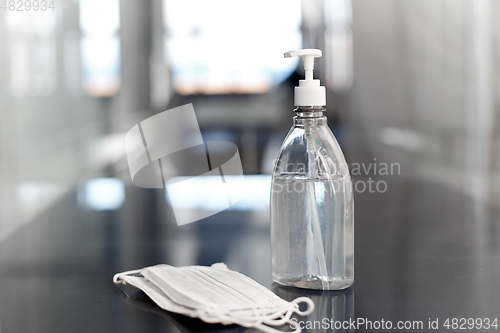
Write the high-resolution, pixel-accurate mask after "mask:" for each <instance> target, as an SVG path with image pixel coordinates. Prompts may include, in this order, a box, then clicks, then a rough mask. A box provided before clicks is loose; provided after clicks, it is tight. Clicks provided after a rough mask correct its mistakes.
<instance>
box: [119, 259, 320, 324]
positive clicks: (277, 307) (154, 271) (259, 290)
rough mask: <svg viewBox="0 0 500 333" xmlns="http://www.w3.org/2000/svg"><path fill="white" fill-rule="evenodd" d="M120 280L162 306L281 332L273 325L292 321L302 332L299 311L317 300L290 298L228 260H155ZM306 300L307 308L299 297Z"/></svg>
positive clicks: (207, 318)
mask: <svg viewBox="0 0 500 333" xmlns="http://www.w3.org/2000/svg"><path fill="white" fill-rule="evenodd" d="M113 282H114V283H116V284H119V283H122V284H127V283H128V284H130V285H132V286H134V287H136V288H139V289H141V290H142V291H143V292H144V293H145V294H146V295H148V296H149V297H150V298H151V299H152V300H153V301H154V302H155V303H156V304H158V305H159V306H160V307H161V308H163V309H165V310H167V311H171V312H176V313H180V314H183V315H186V316H190V317H193V318H200V319H201V320H203V321H204V322H207V323H221V324H224V325H229V324H238V325H241V326H245V327H254V328H257V329H259V330H261V331H263V332H269V333H275V332H281V331H278V330H275V329H273V328H271V327H269V326H281V325H284V324H289V325H291V326H292V327H294V329H295V330H294V331H293V332H300V331H301V329H300V326H299V325H298V322H297V321H295V320H293V321H292V320H290V317H291V316H292V314H293V313H297V314H299V315H301V316H305V315H308V314H309V313H311V312H312V311H313V310H314V303H313V301H312V300H311V299H309V298H307V297H299V298H296V299H295V300H293V301H292V302H287V301H285V300H283V299H281V298H279V297H278V296H276V294H274V293H273V292H272V291H270V290H269V289H267V288H265V287H263V286H262V285H260V284H258V283H257V282H255V281H254V280H252V279H250V278H249V277H247V276H245V275H243V274H240V273H238V272H235V271H231V270H230V269H229V268H227V266H226V265H225V264H223V263H218V264H214V265H212V266H211V267H205V266H185V267H172V266H169V265H157V266H151V267H147V268H143V269H139V270H136V271H128V272H123V273H119V274H116V275H115V276H114V277H113ZM302 302H304V303H306V304H307V305H308V308H307V309H306V310H305V311H300V310H299V306H298V304H299V303H302Z"/></svg>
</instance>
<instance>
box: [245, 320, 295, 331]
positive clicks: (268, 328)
mask: <svg viewBox="0 0 500 333" xmlns="http://www.w3.org/2000/svg"><path fill="white" fill-rule="evenodd" d="M285 324H289V325H290V326H292V327H293V328H294V330H293V331H291V332H289V333H301V332H302V328H301V327H300V324H299V322H298V321H294V320H288V321H286V322H285ZM253 327H254V328H256V329H258V330H261V331H262V332H265V333H283V331H279V330H277V329H275V328H272V327H269V326H267V325H264V324H259V325H255V326H253Z"/></svg>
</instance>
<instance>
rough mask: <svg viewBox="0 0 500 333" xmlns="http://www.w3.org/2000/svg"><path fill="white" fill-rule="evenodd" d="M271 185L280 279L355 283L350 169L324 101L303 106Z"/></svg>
mask: <svg viewBox="0 0 500 333" xmlns="http://www.w3.org/2000/svg"><path fill="white" fill-rule="evenodd" d="M294 111H295V112H296V116H295V117H294V119H293V126H292V128H291V130H290V132H289V133H288V135H287V137H286V138H285V141H284V142H283V145H282V147H281V150H280V152H279V155H278V159H277V161H276V164H275V168H274V171H273V177H272V186H271V209H270V219H271V271H272V278H273V280H274V281H275V282H277V283H279V284H282V285H288V286H295V287H300V288H308V289H322V290H338V289H344V288H347V287H349V286H350V285H352V283H353V282H354V216H353V214H354V200H353V191H352V183H351V177H350V175H349V169H348V167H347V163H346V161H345V158H344V154H343V153H342V151H341V149H340V146H339V144H338V143H337V140H336V139H335V137H334V136H333V133H332V132H331V130H330V128H329V127H328V125H327V119H326V117H325V116H324V115H323V112H324V111H325V109H324V108H323V107H322V106H298V107H297V109H295V110H294Z"/></svg>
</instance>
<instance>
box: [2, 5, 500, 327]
mask: <svg viewBox="0 0 500 333" xmlns="http://www.w3.org/2000/svg"><path fill="white" fill-rule="evenodd" d="M36 4H37V10H35V1H31V2H30V9H29V10H28V9H27V2H24V3H22V4H21V5H22V6H21V7H22V9H24V10H23V11H17V9H16V10H11V9H10V2H7V4H6V6H5V7H2V8H0V273H1V274H4V275H1V276H2V280H0V281H4V283H6V284H5V285H6V286H7V285H8V284H7V282H6V281H10V282H9V283H12V284H11V285H9V286H10V287H9V288H8V289H9V290H10V292H11V294H9V295H10V296H8V295H7V296H6V295H5V294H3V293H2V296H0V298H3V299H4V300H9V302H11V303H10V304H7V305H6V304H4V305H1V306H0V330H1V329H2V325H1V322H2V321H3V322H4V323H7V324H4V326H5V325H6V326H7V327H11V328H13V329H12V330H9V329H6V330H5V332H11V331H12V332H15V331H18V332H19V331H20V330H16V328H19V327H21V326H22V320H21V319H19V320H15V319H13V318H16V317H12V316H11V315H13V313H17V312H16V311H17V309H24V308H25V307H26V305H29V307H32V308H33V309H34V310H33V311H34V313H35V314H37V313H38V314H41V313H45V312H43V311H45V310H43V309H42V307H43V308H48V309H52V308H51V307H52V306H53V307H54V308H53V309H59V307H61V308H62V307H65V306H68V304H71V303H72V300H71V299H70V298H67V299H66V301H67V303H64V302H63V303H61V304H59V303H57V302H58V301H53V302H52V301H50V302H48V301H46V300H47V299H48V298H47V297H49V298H50V297H52V296H54V295H58V297H59V296H60V299H65V297H67V296H68V295H69V294H68V293H64V292H62V291H60V289H59V288H61V287H60V286H61V285H65V286H66V288H67V289H66V290H67V291H69V290H72V287H71V283H73V282H74V281H73V280H72V279H73V278H75V279H77V277H86V276H87V275H89V276H87V277H86V278H85V279H82V280H78V281H80V283H81V284H80V287H82V286H85V288H84V290H94V291H95V290H103V288H108V289H109V288H111V286H110V285H109V284H110V281H111V280H110V276H111V275H112V274H113V273H114V272H117V271H119V270H124V269H133V268H138V267H143V266H146V265H151V264H154V263H159V262H168V263H171V264H174V265H187V264H193V263H201V264H205V265H208V264H211V263H213V262H215V261H225V262H227V263H228V264H229V267H230V268H233V269H237V270H240V271H242V272H244V273H246V274H249V275H250V276H251V277H253V278H254V279H256V280H257V281H259V282H261V283H264V284H265V285H266V286H270V283H271V281H270V277H269V269H268V265H269V263H268V261H269V254H268V252H269V236H268V232H269V226H268V217H267V214H268V200H269V184H270V173H271V171H272V168H273V162H274V159H275V158H276V156H277V153H278V150H279V147H280V145H281V142H282V140H283V138H284V137H285V135H286V133H287V131H288V129H289V128H290V126H291V119H292V117H293V115H294V114H293V112H292V110H293V108H294V107H293V87H294V86H295V85H297V83H298V80H299V79H300V78H301V77H302V76H303V70H302V69H301V67H302V61H301V60H299V59H297V58H295V59H284V58H283V53H284V52H285V51H289V50H293V49H300V48H319V49H321V50H323V57H322V58H320V59H318V60H317V61H316V70H315V77H316V78H319V79H321V82H322V85H324V86H326V88H327V103H328V106H327V112H326V116H327V117H328V119H329V124H330V127H331V128H332V130H333V132H334V134H335V136H336V137H337V140H338V141H339V143H340V145H341V146H342V149H343V151H344V153H345V155H346V158H347V161H348V163H349V164H350V165H352V164H353V163H365V165H367V166H368V165H372V166H373V165H374V164H376V163H397V164H398V165H399V168H398V169H397V172H396V173H393V174H390V175H382V176H381V175H380V174H377V173H376V172H375V171H374V170H373V168H372V169H371V170H370V171H368V172H363V173H362V174H361V175H359V174H358V175H355V177H354V179H355V180H356V179H364V178H366V177H369V176H373V177H374V178H375V179H382V180H384V181H385V182H387V183H388V190H387V192H386V193H384V194H382V193H379V194H378V195H370V194H369V193H367V192H364V193H358V192H359V191H356V192H357V193H355V202H356V214H355V216H356V228H357V231H356V232H357V236H356V237H357V238H356V251H357V252H356V253H357V254H356V256H357V257H356V258H357V260H358V259H359V260H358V261H357V267H356V269H357V271H356V272H357V273H356V274H358V275H357V282H356V283H355V285H354V288H355V289H356V288H357V289H356V290H357V295H358V296H356V297H358V299H357V300H356V302H358V301H359V299H363V297H364V300H373V302H374V303H369V302H368V303H362V304H364V305H365V307H363V306H361V307H360V306H358V307H357V310H356V311H357V315H359V314H360V313H361V314H362V313H363V309H365V310H366V309H367V308H370V309H372V308H375V304H378V305H380V303H377V301H376V300H379V299H380V298H381V297H382V298H383V299H386V300H387V301H386V302H385V303H383V304H385V305H386V306H387V308H384V307H383V308H382V309H383V310H380V312H376V314H375V315H374V316H379V318H381V317H382V316H384V315H386V314H387V313H390V314H391V315H392V316H394V317H398V318H400V317H405V315H407V317H408V314H410V319H412V317H411V314H412V312H411V310H412V309H415V308H419V306H420V309H421V308H424V307H428V306H429V304H428V303H426V299H424V295H425V291H426V290H434V289H426V288H429V286H432V285H433V283H434V282H435V279H438V277H439V276H442V277H443V278H442V281H441V282H442V284H441V286H443V283H444V284H446V286H447V289H446V288H444V289H439V290H441V292H442V293H441V294H440V291H437V292H436V291H435V290H434V291H433V294H432V295H441V296H442V297H441V296H440V298H439V299H441V300H443V302H445V301H444V300H447V301H446V302H448V303H446V304H448V305H450V306H457V307H458V310H457V311H458V312H457V313H459V314H460V313H461V312H460V311H462V310H463V311H466V312H464V313H469V312H467V311H469V310H470V311H473V310H471V309H472V308H474V309H475V308H478V309H483V310H484V309H486V310H485V311H492V310H494V309H496V310H498V309H499V308H498V306H499V303H498V299H499V298H498V297H497V296H495V295H496V294H495V293H493V294H492V293H491V291H492V289H490V287H488V286H492V285H493V284H494V283H496V282H495V281H498V276H499V274H500V268H499V267H498V263H497V264H496V265H492V263H493V262H495V263H496V262H497V261H494V260H498V254H499V253H500V245H499V239H500V227H499V224H498V216H499V214H498V208H499V207H498V205H499V202H500V197H499V190H500V178H499V173H498V171H499V167H500V156H499V154H500V151H499V148H500V137H499V134H498V133H500V132H499V131H498V128H497V127H498V124H499V116H500V112H499V106H500V89H499V82H498V80H499V79H498V78H499V77H500V75H499V74H500V33H499V31H500V27H499V23H498V22H500V20H498V17H499V13H500V1H497V0H474V1H468V0H419V1H415V0H352V1H351V0H292V1H290V0H275V1H266V0H254V1H230V0H198V1H195V0H189V1H182V0H163V1H162V0H147V1H138V0H55V1H54V2H52V1H47V2H45V6H46V9H45V10H42V6H43V4H42V2H40V3H38V2H36ZM17 5H18V4H17V2H16V6H17ZM13 8H14V7H13ZM186 103H193V105H194V110H195V112H196V115H197V119H198V122H199V125H200V128H201V132H202V136H203V138H204V140H206V141H207V140H214V141H217V140H219V141H230V142H234V143H235V144H236V145H237V146H238V149H239V153H240V156H241V159H242V163H243V170H244V173H245V175H248V178H247V179H248V181H247V182H246V184H247V188H246V195H245V197H244V199H242V202H241V203H240V204H239V206H238V207H236V208H235V209H233V210H230V211H226V212H224V213H221V214H219V215H215V216H214V217H213V218H209V219H207V221H200V222H196V223H193V224H192V225H187V226H183V227H177V226H176V224H175V220H174V219H173V217H172V209H171V207H170V208H169V207H168V205H167V202H166V200H165V194H164V192H163V191H160V190H144V189H139V188H137V187H135V186H134V185H133V184H132V182H131V179H130V173H129V169H128V165H127V159H126V153H125V141H124V136H125V133H126V132H127V131H128V130H129V129H130V128H132V127H133V126H134V125H136V124H137V123H139V122H140V121H142V120H144V119H146V118H148V117H151V116H153V115H155V114H157V113H159V112H162V111H165V110H167V109H169V108H172V107H175V106H179V105H183V104H186ZM363 177H364V178H363ZM185 199H186V200H185V203H186V205H187V207H188V208H192V209H214V208H213V207H209V206H210V205H208V206H207V204H206V203H205V202H204V200H203V198H201V199H200V198H189V197H188V198H185ZM228 221H229V222H230V221H239V222H240V223H229V222H228ZM165 225H168V226H169V228H170V229H168V228H164V226H165ZM249 226H252V227H251V228H250V227H249ZM247 228H250V229H251V230H252V232H247ZM358 229H359V230H361V232H358ZM373 235H378V236H376V237H379V238H377V240H376V241H375V239H373V238H372V236H373ZM221 240H222V241H221ZM363 255H365V256H363ZM378 255H380V258H379V257H377V256H378ZM373 256H375V257H376V258H377V259H376V260H374V259H373V258H374V257H373ZM411 256H413V257H412V258H413V259H412V260H413V261H411V260H409V259H408V258H410V257H411ZM381 258H382V259H381ZM457 258H459V259H457ZM470 258H476V259H477V261H473V262H469V261H467V260H469V259H470ZM484 258H487V259H488V260H493V261H487V263H488V264H487V265H486V264H485V265H484V266H482V265H483V264H484V263H485V262H484V261H481V260H483V259H484ZM495 258H496V259H495ZM439 260H441V261H439ZM461 260H464V261H461ZM471 260H472V259H471ZM474 260H475V259H474ZM375 262H377V264H378V265H381V266H377V267H372V266H370V264H373V265H374V263H375ZM463 262H467V264H464V267H463V266H461V265H462V264H463ZM363 263H364V265H363ZM415 263H416V264H415ZM33 265H34V266H33ZM384 265H385V266H384ZM369 267H372V268H373V269H378V268H380V267H384V270H385V271H386V272H387V275H389V277H390V278H389V279H387V278H386V277H387V276H384V277H382V276H378V278H377V276H373V275H372V273H373V271H372V270H370V269H368V268H369ZM486 267H488V269H489V271H488V273H485V271H483V268H484V269H485V270H486V269H487V268H486ZM377 271H378V270H377ZM2 272H3V273H2ZM426 272H428V274H429V276H427V279H425V278H424V280H425V281H427V282H428V284H425V285H423V284H419V283H421V282H422V280H421V279H420V278H419V275H418V274H424V275H425V274H427V273H426ZM432 272H439V274H438V273H436V274H434V273H432ZM403 273H404V274H403ZM5 274H6V275H5ZM9 274H10V275H9ZM86 274H87V275H86ZM95 274H97V275H99V274H101V275H99V277H100V280H99V281H100V282H95V283H96V284H95V285H94V281H98V280H93V279H92V278H91V277H92V276H93V277H95V276H96V275H95ZM363 274H364V275H363ZM440 274H441V275H440ZM447 274H448V275H447ZM467 274H468V275H467ZM90 275H92V276H90ZM40 276H41V277H42V280H40ZM54 276H55V277H56V278H55V280H47V281H49V282H47V281H45V280H43V278H45V277H50V279H53V278H54ZM445 276H446V278H445ZM465 276H468V279H469V280H467V279H465ZM9 277H10V278H11V280H9ZM20 277H22V278H23V279H26V280H22V281H24V282H22V283H20V284H19V283H18V284H16V283H17V282H15V281H20V280H19V279H20ZM31 278H33V279H34V280H30V279H31ZM59 278H60V279H62V280H60V281H59V280H58V279H59ZM363 278H365V280H363ZM476 278H477V280H476ZM68 279H69V280H68ZM463 279H465V280H463ZM30 281H31V282H30ZM40 281H42V282H40ZM43 281H45V282H43ZM50 281H52V282H50ZM54 281H56V282H54ZM61 281H63V282H61ZM64 281H65V282H67V284H64ZM363 281H365V282H363ZM370 281H371V282H370ZM44 283H45V284H44ZM100 283H102V284H100ZM370 283H374V284H377V286H378V287H380V286H382V285H384V286H385V284H384V283H387V285H388V286H390V287H387V288H388V289H387V290H389V291H388V293H389V294H385V296H381V293H379V292H377V291H376V289H372V288H371V287H373V285H370ZM56 286H57V287H56ZM472 286H474V288H475V289H473V290H475V291H477V294H474V295H472V293H473V292H470V293H468V294H467V295H460V296H458V295H459V294H458V293H460V292H462V291H463V290H464V288H465V289H466V287H471V288H472ZM481 286H484V287H481ZM16 288H17V289H16ZM40 288H41V289H40ZM44 288H45V289H44ZM42 289H44V290H46V293H47V294H44V292H43V291H40V290H42ZM108 289H106V290H107V292H109V290H108ZM497 289H498V287H497V288H496V289H493V290H494V291H496V290H497ZM5 290H7V289H5ZM384 290H385V289H384ZM443 290H446V292H445V291H443ZM468 290H469V291H470V290H472V289H468ZM7 291H8V290H7ZM475 291H474V292H475ZM23 292H24V293H25V294H24V295H32V296H25V298H22V300H20V301H14V300H16V299H17V298H18V296H19V295H20V294H22V293H23ZM113 292H115V291H114V290H111V293H113ZM69 293H71V292H69ZM48 295H52V296H48ZM106 295H108V294H106ZM111 295H113V294H111ZM349 295H350V296H349V297H351V298H352V297H353V296H352V293H350V294H349ZM432 295H430V294H429V295H428V296H429V297H434V296H432ZM450 295H453V297H450ZM42 296H43V297H42ZM94 296H95V299H94V298H92V297H94ZM94 296H92V297H91V298H90V299H89V298H87V299H86V301H87V303H86V304H94V303H93V302H94V301H95V300H97V298H98V295H94ZM74 297H76V299H77V300H80V301H81V299H79V297H80V296H75V295H74ZM81 297H83V296H81ZM384 297H385V298H384ZM436 297H438V296H436ZM454 297H463V298H460V300H462V301H463V300H464V299H467V300H468V301H467V302H469V303H467V302H465V301H463V302H462V303H460V301H457V298H454ZM45 302H48V303H50V304H51V305H50V306H48V307H44V306H42V305H44V304H45V305H46V303H45ZM89 302H90V303H89ZM103 302H106V301H103ZM349 302H352V299H351V300H350V301H349ZM419 302H420V303H419ZM439 302H440V301H435V302H433V303H432V304H434V306H435V308H436V309H444V310H443V311H447V310H446V309H450V308H446V307H444V306H442V305H443V304H442V303H439ZM474 302H475V303H474ZM48 303H47V304H48ZM466 303H467V304H471V305H467V304H466ZM37 304H38V305H37ZM54 304H58V305H54ZM349 304H351V303H349ZM356 304H358V303H356ZM478 304H479V305H478ZM94 305H95V304H94ZM37 306H38V307H37ZM102 307H103V308H105V309H109V308H113V307H115V305H112V304H111V303H109V304H108V303H103V304H102ZM2 309H3V310H2ZM76 309H77V308H75V311H73V312H71V313H76V312H77V311H76ZM121 309H122V310H121V311H125V312H126V311H129V310H124V309H128V307H123V308H121ZM459 310H460V311H459ZM496 310H495V311H496ZM9 311H10V312H9ZM47 311H48V310H47ZM51 311H52V312H51V316H53V317H50V318H52V319H46V321H44V319H40V318H45V317H43V316H42V315H40V317H37V315H33V316H31V317H30V318H31V319H30V320H28V321H26V322H25V325H28V326H29V325H34V326H32V327H31V328H33V327H37V325H39V324H40V323H41V324H42V325H41V326H40V327H45V328H47V331H52V332H54V330H53V329H52V328H54V327H56V326H57V320H56V319H57V318H58V317H57V316H58V314H57V313H58V312H57V311H56V310H51ZM110 311H111V310H110ZM384 311H386V312H384ZM450 311H451V310H450ZM111 312H112V311H111ZM486 313H487V312H486ZM495 313H498V311H496V312H495ZM106 315H107V316H113V315H114V313H106ZM75 316H76V315H75ZM81 316H82V318H80V317H78V318H80V319H79V320H81V322H82V323H83V322H86V323H87V324H88V325H90V326H89V327H87V326H78V323H80V321H78V320H76V319H75V320H76V321H74V322H72V321H71V319H68V318H69V317H68V316H65V317H64V318H66V319H65V320H69V322H71V323H72V325H73V326H70V327H72V329H71V331H78V330H76V329H75V327H80V329H81V330H82V331H85V330H84V329H83V328H86V331H90V330H92V329H93V330H94V331H106V328H109V329H111V328H113V329H114V328H115V327H116V326H113V325H111V324H110V326H106V325H105V324H102V322H100V323H101V324H102V325H101V326H99V322H95V323H94V324H95V325H96V327H93V326H92V324H89V323H88V321H87V317H84V315H83V314H82V315H81ZM423 316H424V317H427V316H428V314H427V313H425V314H424V315H423ZM5 318H7V319H5ZM54 318H56V319H54ZM75 318H76V317H75ZM134 318H135V317H134ZM375 319H377V318H375ZM51 320H52V321H51ZM115 324H116V323H115ZM16 325H21V326H16ZM44 325H45V326H44ZM117 325H118V324H117ZM122 329H123V330H125V329H124V328H123V327H122ZM21 331H22V330H21ZM24 331H26V330H24ZM31 331H36V330H31ZM40 331H44V329H42V328H41V329H40ZM108 331H109V330H108ZM130 331H133V330H132V329H130ZM1 332H2V333H3V332H4V331H3V330H1Z"/></svg>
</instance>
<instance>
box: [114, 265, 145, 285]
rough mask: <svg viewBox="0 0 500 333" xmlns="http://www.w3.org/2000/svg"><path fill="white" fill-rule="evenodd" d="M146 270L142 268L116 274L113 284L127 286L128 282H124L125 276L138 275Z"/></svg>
mask: <svg viewBox="0 0 500 333" xmlns="http://www.w3.org/2000/svg"><path fill="white" fill-rule="evenodd" d="M143 269H144V268H141V269H135V270H133V271H126V272H122V273H118V274H115V276H113V282H114V283H115V284H127V282H125V280H122V279H121V278H122V276H124V275H132V274H137V273H140V272H142V270H143Z"/></svg>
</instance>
